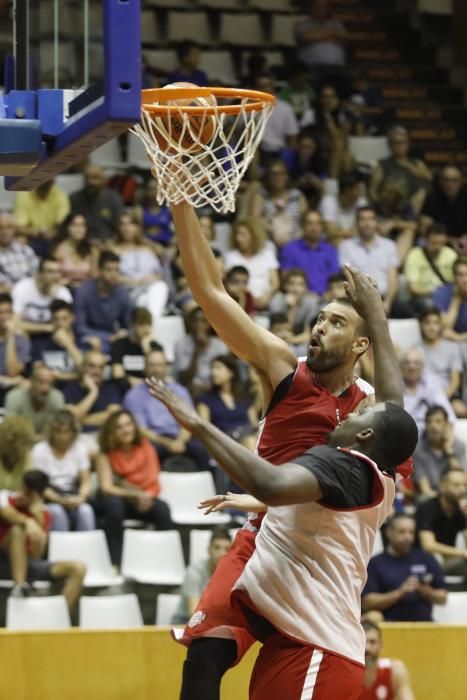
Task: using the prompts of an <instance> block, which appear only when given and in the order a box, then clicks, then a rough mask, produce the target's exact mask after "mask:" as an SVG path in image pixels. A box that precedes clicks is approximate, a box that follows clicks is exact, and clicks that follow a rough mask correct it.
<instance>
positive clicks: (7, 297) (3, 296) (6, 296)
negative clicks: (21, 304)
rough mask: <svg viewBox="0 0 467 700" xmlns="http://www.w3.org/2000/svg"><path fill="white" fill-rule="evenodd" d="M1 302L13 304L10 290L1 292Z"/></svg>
mask: <svg viewBox="0 0 467 700" xmlns="http://www.w3.org/2000/svg"><path fill="white" fill-rule="evenodd" d="M0 304H10V306H11V305H13V299H12V298H11V294H8V292H2V293H1V294H0Z"/></svg>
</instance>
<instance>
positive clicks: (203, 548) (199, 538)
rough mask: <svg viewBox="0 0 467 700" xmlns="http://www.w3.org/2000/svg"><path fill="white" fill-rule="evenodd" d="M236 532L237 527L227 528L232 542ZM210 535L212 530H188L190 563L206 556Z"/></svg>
mask: <svg viewBox="0 0 467 700" xmlns="http://www.w3.org/2000/svg"><path fill="white" fill-rule="evenodd" d="M237 532H238V528H232V529H230V530H229V533H230V536H231V538H232V542H233V540H234V539H235V535H236V534H237ZM211 535H212V530H196V529H193V530H190V561H189V563H190V564H194V563H195V562H197V561H201V560H202V559H206V558H207V556H208V547H209V541H210V539H211Z"/></svg>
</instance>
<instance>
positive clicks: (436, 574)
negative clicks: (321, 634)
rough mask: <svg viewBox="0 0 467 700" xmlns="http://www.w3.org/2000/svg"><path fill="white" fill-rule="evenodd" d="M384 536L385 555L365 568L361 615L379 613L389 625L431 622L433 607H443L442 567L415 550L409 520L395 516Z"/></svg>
mask: <svg viewBox="0 0 467 700" xmlns="http://www.w3.org/2000/svg"><path fill="white" fill-rule="evenodd" d="M386 534H387V539H388V545H387V548H386V551H385V552H383V553H382V554H378V555H377V556H375V557H373V558H372V559H370V562H369V564H368V579H367V582H366V586H365V588H364V589H363V594H362V611H363V612H367V611H369V610H379V611H380V612H382V613H383V615H384V619H385V620H388V621H390V622H396V621H401V622H430V621H431V620H432V608H433V605H434V604H436V605H444V604H445V603H446V598H447V592H446V586H445V583H444V577H443V572H442V570H441V567H440V565H439V564H438V562H437V561H436V559H435V558H434V557H433V556H431V554H428V552H424V551H423V550H421V549H418V548H417V547H414V542H415V520H414V519H413V518H412V516H410V515H406V514H405V513H396V514H395V515H394V516H393V517H392V519H391V520H390V522H389V524H388V526H387V530H386Z"/></svg>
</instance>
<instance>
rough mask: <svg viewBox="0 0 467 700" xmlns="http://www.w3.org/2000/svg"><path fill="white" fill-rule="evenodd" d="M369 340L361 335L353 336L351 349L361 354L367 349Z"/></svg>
mask: <svg viewBox="0 0 467 700" xmlns="http://www.w3.org/2000/svg"><path fill="white" fill-rule="evenodd" d="M369 344H370V341H369V339H368V338H365V337H364V336H361V337H360V338H355V340H354V341H353V343H352V351H353V352H354V353H356V354H357V355H363V353H365V352H366V351H367V350H368V346H369Z"/></svg>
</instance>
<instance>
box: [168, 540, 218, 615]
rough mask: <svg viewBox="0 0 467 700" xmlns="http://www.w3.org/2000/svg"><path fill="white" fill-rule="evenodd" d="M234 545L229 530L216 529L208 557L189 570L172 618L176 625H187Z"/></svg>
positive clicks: (191, 566) (192, 565)
mask: <svg viewBox="0 0 467 700" xmlns="http://www.w3.org/2000/svg"><path fill="white" fill-rule="evenodd" d="M231 545H232V538H231V536H230V533H229V531H228V530H225V529H224V528H220V527H218V528H215V529H214V530H213V531H212V534H211V539H210V541H209V548H208V551H207V554H208V557H207V558H206V559H201V560H200V561H195V562H193V564H190V566H189V567H188V568H187V570H186V572H185V578H184V579H183V583H182V586H181V588H180V596H181V600H180V603H179V605H178V608H177V610H176V611H175V613H174V616H173V618H172V623H173V624H174V625H185V624H186V623H187V622H188V620H189V619H190V617H191V616H192V615H193V613H194V612H195V610H196V608H197V607H198V603H199V600H200V598H201V594H202V592H203V591H204V589H205V588H206V586H207V585H208V583H209V580H210V578H211V576H212V575H213V573H214V571H215V570H216V567H217V565H218V563H219V561H220V559H222V557H223V556H224V554H227V552H228V551H229V549H230V547H231Z"/></svg>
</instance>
